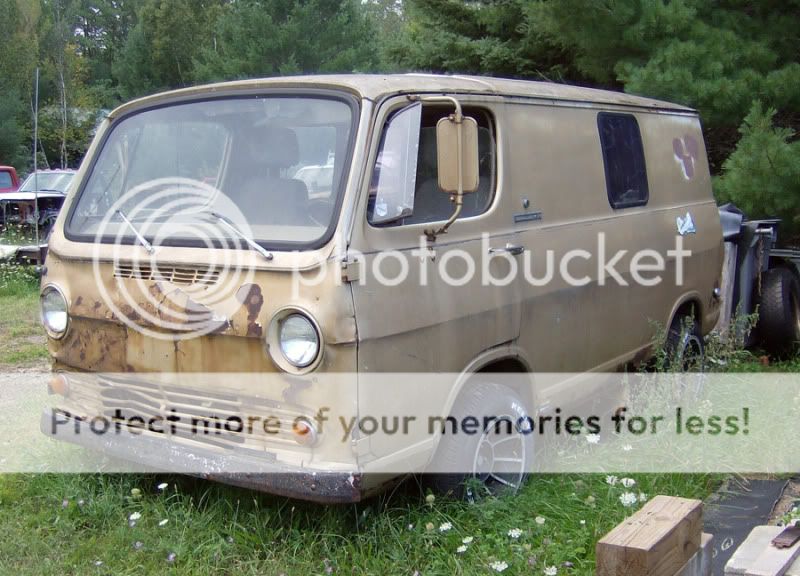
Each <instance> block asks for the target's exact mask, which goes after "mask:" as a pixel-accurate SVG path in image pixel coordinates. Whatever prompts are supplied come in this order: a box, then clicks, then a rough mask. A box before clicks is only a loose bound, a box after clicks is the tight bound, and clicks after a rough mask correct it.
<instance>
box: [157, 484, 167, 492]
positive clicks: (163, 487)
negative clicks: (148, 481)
mask: <svg viewBox="0 0 800 576" xmlns="http://www.w3.org/2000/svg"><path fill="white" fill-rule="evenodd" d="M167 486H169V484H167V483H166V482H162V483H161V484H159V485H158V486H156V488H158V489H159V490H160V491H161V492H163V491H164V490H166V489H167Z"/></svg>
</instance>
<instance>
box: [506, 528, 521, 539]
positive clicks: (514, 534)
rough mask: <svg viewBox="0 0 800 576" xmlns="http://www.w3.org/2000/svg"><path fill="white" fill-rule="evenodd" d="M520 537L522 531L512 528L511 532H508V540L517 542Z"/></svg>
mask: <svg viewBox="0 0 800 576" xmlns="http://www.w3.org/2000/svg"><path fill="white" fill-rule="evenodd" d="M520 536H522V530H520V529H519V528H512V529H511V530H509V531H508V537H509V538H512V539H514V540H518V539H519V537H520Z"/></svg>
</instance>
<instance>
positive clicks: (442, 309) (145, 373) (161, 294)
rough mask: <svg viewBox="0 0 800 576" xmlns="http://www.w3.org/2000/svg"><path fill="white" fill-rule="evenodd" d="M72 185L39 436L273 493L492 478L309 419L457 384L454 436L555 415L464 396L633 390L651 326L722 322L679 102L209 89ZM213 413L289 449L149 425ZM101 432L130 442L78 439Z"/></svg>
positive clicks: (159, 98) (473, 87)
mask: <svg viewBox="0 0 800 576" xmlns="http://www.w3.org/2000/svg"><path fill="white" fill-rule="evenodd" d="M322 167H324V168H325V170H326V175H325V177H324V178H322V177H316V176H315V177H314V178H311V175H310V173H311V171H314V170H316V171H319V170H320V169H321V168H322ZM77 179H78V180H79V183H78V185H77V186H74V187H73V190H72V192H71V194H70V195H69V197H68V199H67V201H66V204H65V206H64V209H63V210H62V211H61V213H60V215H59V217H58V221H57V224H56V227H55V229H54V231H53V234H52V236H51V238H50V252H49V254H48V256H47V261H46V266H45V270H44V272H43V277H42V292H41V307H42V319H43V323H44V326H45V328H46V330H47V333H48V336H49V340H48V342H49V350H50V353H51V355H52V358H53V371H54V377H53V380H52V381H51V383H50V390H51V392H53V393H54V394H55V395H56V399H57V402H58V407H57V409H53V410H48V411H46V412H45V414H43V416H42V429H43V431H44V432H46V433H47V434H50V435H52V436H55V437H58V438H62V439H64V440H68V441H71V442H77V443H80V444H85V445H87V446H90V447H94V448H100V449H102V450H106V451H108V452H110V453H112V454H114V455H116V456H119V457H121V458H124V459H131V460H138V461H143V462H146V463H148V464H150V465H152V466H155V467H157V468H169V469H173V468H175V469H177V470H185V471H187V472H189V473H204V474H205V475H207V476H210V477H214V478H220V479H223V480H225V481H229V482H234V483H239V484H245V485H248V486H254V487H257V488H260V489H263V490H267V491H272V492H277V493H280V494H286V495H291V496H296V497H301V498H309V499H314V500H320V501H356V500H358V499H360V498H362V497H364V496H365V495H368V494H370V493H373V492H375V491H377V490H380V489H381V487H383V486H385V485H386V483H387V482H388V481H391V480H392V479H394V477H396V476H397V475H398V474H397V471H396V470H395V471H394V472H393V473H391V474H388V475H383V476H379V475H378V476H369V475H366V474H364V471H365V469H366V464H365V463H368V462H369V461H370V459H371V458H375V457H376V455H378V456H380V457H382V458H384V460H387V459H392V460H393V461H399V460H403V461H404V462H405V461H407V462H413V463H414V466H415V469H418V468H419V466H422V465H424V463H426V462H429V461H431V460H432V458H433V456H434V454H439V455H442V454H443V453H444V458H445V460H446V459H447V458H449V457H450V456H451V454H449V453H461V454H462V455H466V457H467V459H468V460H469V461H470V462H478V460H481V461H482V460H483V456H482V455H481V454H479V452H480V450H482V448H481V446H480V445H479V442H478V441H477V440H476V441H475V442H471V441H470V442H455V441H448V439H447V438H444V439H442V438H441V435H440V434H433V435H432V436H431V438H429V439H425V440H424V441H414V442H411V441H409V440H407V439H406V440H403V439H402V438H399V439H398V438H394V439H392V441H391V442H389V443H386V444H384V445H380V446H379V445H378V443H377V442H375V441H373V442H372V444H370V442H369V438H363V436H359V435H358V434H356V433H353V434H351V437H350V438H348V442H345V443H343V442H341V441H340V440H341V439H340V438H339V434H326V433H325V431H324V430H321V429H320V428H319V426H318V424H319V422H318V420H317V419H315V414H317V413H318V412H319V410H318V408H319V407H320V406H326V407H330V408H331V409H333V410H336V409H341V410H344V409H347V410H351V411H352V412H355V413H358V414H364V413H365V412H366V411H367V410H368V407H369V406H370V405H371V403H373V402H375V401H378V400H381V399H382V398H384V399H385V396H386V395H387V392H386V389H385V388H381V386H379V385H377V384H375V382H378V381H377V380H375V379H373V380H370V376H372V375H375V374H378V375H380V374H386V373H411V372H413V373H417V374H420V375H425V374H428V375H441V374H448V375H455V376H457V377H455V378H453V379H451V380H450V384H449V385H448V386H447V387H446V389H444V390H437V391H436V392H435V393H434V392H431V397H434V398H435V399H436V401H435V406H436V409H437V410H440V411H441V413H442V414H450V413H453V412H454V411H464V410H469V407H470V406H476V405H477V406H484V407H485V406H491V407H492V409H493V410H500V411H503V413H512V414H525V413H534V412H536V411H539V410H541V409H542V406H541V405H542V400H541V398H539V397H536V398H532V397H529V395H527V394H525V393H523V392H522V391H520V390H515V389H513V388H512V387H509V386H503V385H500V384H497V383H481V384H479V385H477V386H476V385H471V384H470V378H469V377H467V376H465V375H470V374H478V373H480V374H496V373H504V374H508V373H520V374H524V373H528V372H542V373H560V372H614V371H618V370H621V369H624V368H625V367H626V366H628V365H630V364H632V363H636V362H641V361H643V360H645V359H647V358H648V357H649V356H650V355H651V354H652V343H653V339H654V334H655V330H656V328H655V327H656V326H657V325H661V326H666V327H673V328H676V329H677V327H682V326H686V327H687V328H688V329H687V330H683V331H677V330H676V332H675V333H676V335H677V336H678V337H677V340H676V341H675V342H674V344H675V346H676V353H685V352H687V351H689V349H693V350H694V351H695V352H700V351H702V336H703V335H704V334H706V333H707V332H709V331H710V330H711V328H712V327H713V325H714V323H715V321H716V319H717V316H718V314H719V303H718V297H719V281H720V274H721V265H722V264H721V263H722V255H723V248H722V235H721V229H720V223H719V218H718V214H717V207H716V205H715V203H714V200H713V198H712V193H711V183H710V176H709V171H708V164H707V160H706V153H705V148H704V144H703V136H702V132H701V127H700V121H699V118H698V115H697V113H696V112H695V111H693V110H691V109H688V108H685V107H682V106H678V105H674V104H669V103H666V102H660V101H656V100H651V99H646V98H640V97H636V96H631V95H627V94H618V93H612V92H605V91H599V90H591V89H584V88H577V87H571V86H565V85H557V84H548V83H538V82H524V81H514V80H501V79H494V78H482V77H461V76H434V75H422V74H409V75H396V76H369V75H363V76H361V75H342V76H309V77H292V78H271V79H263V80H251V81H241V82H233V83H224V84H215V85H210V86H200V87H195V88H189V89H184V90H178V91H174V92H169V93H164V94H158V95H155V96H151V97H147V98H143V99H140V100H137V101H134V102H131V103H129V104H125V105H123V106H121V107H120V108H118V109H116V110H115V111H113V112H112V113H111V114H109V116H108V118H107V119H106V120H105V122H104V124H103V125H102V127H101V129H100V130H99V131H98V134H97V136H96V138H95V140H94V142H93V144H92V146H91V149H90V151H89V153H88V155H87V157H86V159H85V161H84V162H83V165H82V167H81V169H80V172H79V174H78V176H77ZM312 179H313V182H314V189H313V190H310V189H309V186H308V182H309V181H310V180H312ZM323 271H327V272H332V273H323ZM214 374H226V375H228V377H227V378H217V379H214V378H213V377H210V378H209V377H207V376H208V375H214ZM87 375H97V376H98V377H97V378H94V379H92V378H88V379H87ZM165 375H177V377H183V376H185V375H196V377H193V378H191V379H189V380H186V379H181V380H180V381H179V382H178V381H173V382H165V380H164V378H165ZM201 375H204V376H203V377H201ZM230 375H234V376H232V377H231V376H230ZM235 375H239V376H235ZM345 376H347V378H345ZM340 377H341V378H340ZM420 377H422V376H420ZM345 380H346V381H347V383H343V382H344V381H345ZM590 392H591V391H589V390H577V391H576V390H575V388H574V386H572V385H570V384H569V383H566V384H562V385H553V386H551V387H550V388H548V389H547V390H544V391H542V394H543V397H544V396H546V397H547V398H548V400H547V402H548V403H550V405H555V404H559V403H561V402H563V401H565V399H569V398H574V397H576V396H582V395H583V396H585V395H587V394H590ZM420 402H421V399H420V398H419V397H418V396H413V395H410V394H409V393H408V392H406V393H398V394H395V395H394V396H393V397H392V403H393V404H394V405H396V406H397V407H398V409H399V408H400V407H407V408H408V409H411V410H413V409H414V407H415V406H419V403H420ZM213 411H216V413H217V415H218V414H224V415H227V416H228V417H230V416H231V415H235V414H240V413H242V412H243V411H249V412H250V413H255V414H256V416H258V417H262V416H264V415H265V414H266V413H269V414H271V415H272V416H271V418H273V420H272V423H273V428H272V429H267V426H266V420H264V423H265V424H264V426H263V427H260V428H259V427H256V429H255V430H253V429H252V428H250V429H242V428H241V427H240V428H238V429H234V430H227V434H226V435H225V436H224V437H215V438H213V439H208V438H207V437H201V438H197V437H189V436H191V435H190V434H188V432H187V430H186V429H184V428H182V427H181V426H177V425H175V426H171V428H172V430H171V431H170V430H165V429H164V428H169V427H167V426H164V427H162V428H161V429H147V428H146V427H142V426H141V423H142V422H143V421H144V417H145V416H148V417H152V416H153V415H158V414H160V417H161V418H162V420H163V421H165V422H171V421H175V422H177V421H179V420H181V419H184V420H183V421H185V419H186V418H188V417H190V416H192V417H194V416H197V415H201V414H205V415H207V414H209V413H210V412H213ZM93 415H95V416H96V415H113V417H114V418H115V419H116V420H117V421H123V422H125V425H124V426H125V427H128V428H132V427H134V425H133V422H134V421H135V422H136V423H138V424H137V425H138V430H137V433H136V434H131V435H129V436H125V437H122V436H119V437H115V438H111V437H109V435H105V436H102V437H101V436H98V435H96V434H95V435H92V434H90V433H88V432H87V433H84V434H77V433H76V431H78V430H82V429H84V428H88V426H89V423H90V422H91V419H92V417H93ZM132 416H135V418H136V420H134V417H132ZM214 417H215V418H218V416H214ZM183 421H182V422H183ZM54 422H57V423H58V424H59V425H54V424H53V423H54ZM286 422H288V423H289V425H288V426H287V427H281V424H282V423H286ZM65 423H69V425H61V424H65ZM184 433H185V434H184ZM437 450H438V452H437ZM529 450H530V446H528V445H526V444H525V442H524V439H523V441H521V443H520V445H519V446H517V447H516V448H514V449H513V450H512V452H513V454H515V455H516V456H519V457H522V456H525V458H528V456H529ZM479 456H480V457H479ZM200 460H202V461H203V462H207V463H211V464H209V466H210V468H209V470H208V471H205V472H204V471H202V470H189V469H186V468H183V467H182V466H183V463H185V462H188V461H192V462H197V461H200ZM242 462H251V463H252V462H258V463H259V465H258V467H257V469H255V470H252V471H251V470H250V469H249V468H247V466H242V465H241V463H242ZM256 472H257V473H256ZM466 472H467V473H469V471H466ZM480 478H481V479H483V480H486V481H487V482H488V481H490V480H491V479H495V480H499V481H500V482H501V483H502V484H507V483H508V484H513V485H514V486H516V485H518V483H517V482H507V481H505V480H503V478H504V477H498V476H497V475H496V474H495V475H492V474H491V473H489V474H485V475H480ZM451 480H452V478H450V479H448V480H447V482H444V484H447V483H448V482H450V481H451Z"/></svg>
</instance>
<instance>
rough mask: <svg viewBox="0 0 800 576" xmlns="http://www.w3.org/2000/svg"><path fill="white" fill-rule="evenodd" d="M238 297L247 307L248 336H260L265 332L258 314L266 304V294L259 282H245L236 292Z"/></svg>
mask: <svg viewBox="0 0 800 576" xmlns="http://www.w3.org/2000/svg"><path fill="white" fill-rule="evenodd" d="M236 299H237V300H238V301H239V302H241V303H242V305H243V306H244V307H245V308H246V309H247V336H250V337H257V338H260V337H261V335H262V334H263V332H264V331H263V329H262V327H261V324H259V322H258V314H259V313H260V312H261V307H262V306H263V305H264V296H263V295H262V294H261V286H259V285H258V284H245V285H243V286H242V287H241V288H239V290H238V291H237V292H236Z"/></svg>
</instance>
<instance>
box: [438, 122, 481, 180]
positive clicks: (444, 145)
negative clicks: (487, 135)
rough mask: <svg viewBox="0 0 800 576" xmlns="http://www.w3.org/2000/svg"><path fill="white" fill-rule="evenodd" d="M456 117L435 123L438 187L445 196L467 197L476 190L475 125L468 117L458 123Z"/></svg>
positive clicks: (476, 146)
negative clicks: (463, 195)
mask: <svg viewBox="0 0 800 576" xmlns="http://www.w3.org/2000/svg"><path fill="white" fill-rule="evenodd" d="M457 116H458V115H450V116H448V117H446V118H442V119H441V120H439V122H438V123H437V124H436V150H437V164H438V167H439V188H440V189H441V190H442V192H445V193H447V194H469V193H471V192H475V191H476V190H477V189H478V177H479V175H478V123H477V122H476V121H475V119H474V118H470V117H469V116H462V117H461V122H460V123H459V122H458V120H457ZM459 134H460V136H461V141H460V142H459Z"/></svg>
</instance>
